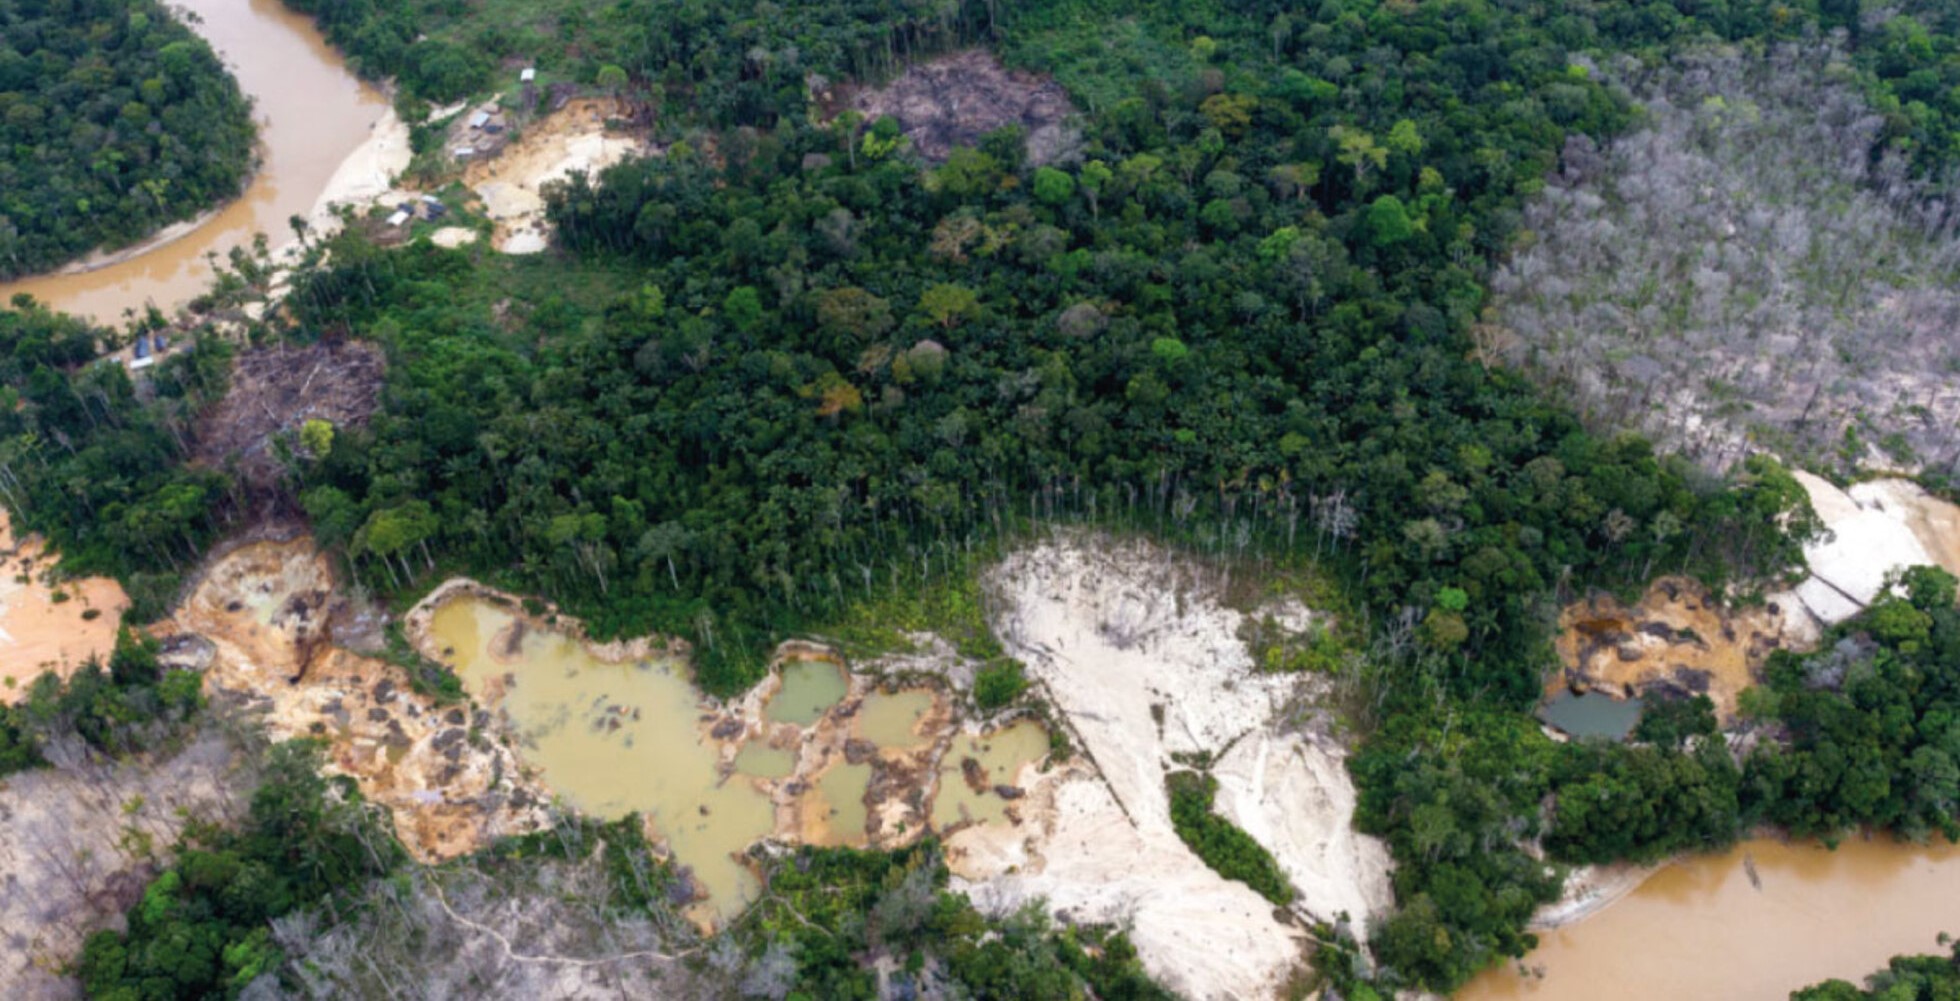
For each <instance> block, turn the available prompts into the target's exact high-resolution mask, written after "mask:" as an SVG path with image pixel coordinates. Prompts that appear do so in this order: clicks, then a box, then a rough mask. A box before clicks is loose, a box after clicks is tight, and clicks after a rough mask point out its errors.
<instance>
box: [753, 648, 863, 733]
mask: <svg viewBox="0 0 1960 1001" xmlns="http://www.w3.org/2000/svg"><path fill="white" fill-rule="evenodd" d="M849 687H850V683H849V681H848V680H846V679H845V677H844V671H843V669H842V668H840V667H838V666H837V665H836V664H832V663H830V662H828V661H821V660H800V661H797V662H795V663H793V664H786V665H784V666H783V687H782V688H780V689H778V690H777V691H776V694H774V695H772V696H770V697H769V704H768V705H767V706H765V707H763V714H764V715H766V716H768V717H769V718H770V719H772V720H775V721H776V722H778V723H795V724H796V725H797V726H809V725H810V724H812V723H815V722H816V721H817V718H818V717H820V716H822V715H823V714H824V713H825V712H826V711H828V710H829V709H830V707H831V706H834V705H836V704H837V703H838V702H839V701H840V700H842V699H843V698H844V692H845V691H846V690H847V689H849Z"/></svg>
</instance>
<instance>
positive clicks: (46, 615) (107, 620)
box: [0, 508, 129, 702]
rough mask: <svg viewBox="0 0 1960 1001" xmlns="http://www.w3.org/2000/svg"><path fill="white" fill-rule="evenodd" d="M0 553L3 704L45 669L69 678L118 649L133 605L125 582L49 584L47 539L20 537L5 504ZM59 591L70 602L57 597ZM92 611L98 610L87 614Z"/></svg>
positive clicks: (0, 695)
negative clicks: (0, 556)
mask: <svg viewBox="0 0 1960 1001" xmlns="http://www.w3.org/2000/svg"><path fill="white" fill-rule="evenodd" d="M0 553H6V554H8V555H7V556H6V559H5V565H4V567H0V702H12V701H15V700H17V699H19V698H20V697H21V695H23V694H24V693H25V692H26V690H27V684H28V682H31V681H33V680H34V679H35V678H36V677H38V676H39V675H40V674H41V672H42V671H46V670H54V671H55V672H56V673H58V674H60V675H62V676H63V677H66V676H67V675H68V674H69V673H70V672H72V671H73V670H74V669H75V668H77V667H80V666H81V665H82V664H83V663H84V662H86V661H87V660H88V659H89V658H90V657H95V656H103V657H106V656H108V654H109V651H111V650H113V649H115V646H116V627H117V626H118V625H120V624H121V622H122V613H123V610H124V609H126V608H128V607H129V598H128V596H127V595H125V594H123V591H122V587H121V586H120V585H118V584H117V583H116V582H115V581H113V580H110V579H108V578H107V577H87V578H83V579H80V580H71V581H65V582H63V583H62V584H61V585H60V586H58V587H49V586H48V584H47V575H48V573H50V572H51V571H52V570H53V569H54V566H55V560H54V558H53V557H50V556H49V555H48V554H47V552H46V551H45V548H44V547H43V545H42V543H41V540H39V539H37V538H33V537H29V538H27V539H21V540H16V539H15V538H14V534H13V522H12V519H11V518H10V517H9V515H8V513H7V511H6V509H5V508H0ZM22 577H25V578H27V579H26V580H25V581H23V580H21V578H22ZM56 594H65V595H67V596H68V597H67V600H65V601H56V600H54V596H55V595H56ZM91 611H92V612H95V613H97V614H96V615H94V616H93V617H89V616H88V615H86V614H85V613H88V612H91Z"/></svg>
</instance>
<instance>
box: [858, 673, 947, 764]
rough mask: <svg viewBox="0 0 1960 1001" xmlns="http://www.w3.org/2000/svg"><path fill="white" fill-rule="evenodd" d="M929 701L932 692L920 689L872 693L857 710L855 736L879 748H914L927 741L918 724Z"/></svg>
mask: <svg viewBox="0 0 1960 1001" xmlns="http://www.w3.org/2000/svg"><path fill="white" fill-rule="evenodd" d="M932 703H933V696H932V693H931V692H929V691H927V690H925V689H923V688H914V689H909V690H907V691H903V692H894V693H891V694H886V693H884V692H872V693H871V694H870V695H867V696H865V697H864V707H863V708H861V709H859V710H858V715H857V735H858V737H859V738H860V739H863V740H868V741H870V742H872V743H874V744H876V745H878V746H879V747H890V748H897V749H899V750H905V749H908V748H913V747H917V746H919V745H920V744H923V743H925V741H926V736H925V735H924V734H922V733H920V732H919V724H920V723H921V722H922V721H923V720H924V719H925V717H926V714H927V713H929V712H931V711H932Z"/></svg>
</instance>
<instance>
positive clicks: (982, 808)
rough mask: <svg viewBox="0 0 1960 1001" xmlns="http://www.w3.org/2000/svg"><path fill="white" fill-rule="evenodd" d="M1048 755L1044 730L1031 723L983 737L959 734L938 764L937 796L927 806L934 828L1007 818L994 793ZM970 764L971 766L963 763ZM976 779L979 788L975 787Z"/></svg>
mask: <svg viewBox="0 0 1960 1001" xmlns="http://www.w3.org/2000/svg"><path fill="white" fill-rule="evenodd" d="M1047 755H1048V731H1047V730H1045V729H1043V728H1042V726H1041V724H1039V723H1036V722H1034V721H1033V720H1023V721H1021V722H1019V723H1015V724H1013V725H1012V726H1007V727H1003V728H1002V729H1000V730H997V731H995V732H994V733H992V734H989V735H987V736H985V737H970V736H966V735H961V736H959V737H956V738H954V740H953V746H952V747H949V748H947V749H946V756H945V757H944V758H942V759H940V763H939V793H938V795H936V796H935V797H933V801H932V823H933V826H934V827H938V828H942V829H943V828H946V827H951V826H952V825H954V824H957V823H960V822H962V821H969V820H970V821H978V822H981V823H988V822H1001V821H1005V820H1006V819H1007V802H1008V801H1007V800H1005V799H1002V798H1001V797H1000V795H999V794H998V793H996V792H995V791H994V787H995V786H998V785H1004V784H1009V783H1012V782H1013V781H1014V777H1015V775H1017V774H1018V773H1019V772H1020V770H1021V766H1022V765H1025V764H1028V763H1030V762H1034V761H1040V760H1041V759H1042V758H1044V757H1046V756H1047ZM969 760H970V761H972V762H974V766H973V767H969V766H967V764H966V762H967V761H969ZM969 773H970V774H971V775H972V777H973V779H977V780H978V784H979V786H980V788H975V787H974V786H975V782H974V781H970V780H969V778H968V775H969Z"/></svg>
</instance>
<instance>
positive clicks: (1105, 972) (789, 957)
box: [742, 840, 1172, 1001]
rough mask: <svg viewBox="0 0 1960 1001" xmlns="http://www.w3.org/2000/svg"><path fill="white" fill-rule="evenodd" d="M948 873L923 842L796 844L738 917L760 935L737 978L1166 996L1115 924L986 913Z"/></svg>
mask: <svg viewBox="0 0 1960 1001" xmlns="http://www.w3.org/2000/svg"><path fill="white" fill-rule="evenodd" d="M947 875H948V874H947V871H946V868H945V866H944V864H943V863H942V861H941V859H940V857H939V851H938V845H937V844H936V843H935V842H933V841H930V840H928V841H925V842H921V843H920V844H918V845H915V846H913V847H910V848H904V849H900V850H898V851H895V852H864V851H855V850H852V849H845V848H801V849H798V850H796V851H795V852H794V853H793V854H791V855H789V856H787V857H784V858H782V859H778V860H776V861H774V862H772V863H771V864H769V866H768V870H767V875H766V886H765V888H764V892H763V897H762V900H761V901H760V902H759V903H758V904H757V905H756V906H755V908H754V909H753V910H752V911H751V912H750V913H749V914H748V915H747V916H746V917H745V918H744V919H743V925H742V927H743V928H746V929H753V930H754V931H755V932H759V933H760V935H761V939H760V942H761V943H763V944H762V945H761V948H760V951H759V953H758V954H757V956H756V959H755V961H754V965H752V966H751V967H750V972H749V978H750V979H749V980H748V981H747V983H748V984H750V985H753V992H754V993H758V994H763V995H765V996H772V997H776V996H782V995H784V994H785V993H788V994H789V995H790V996H802V997H811V998H874V997H888V996H892V994H894V993H896V994H899V995H901V996H909V995H910V994H911V993H912V992H915V991H921V992H922V991H926V990H927V988H928V986H929V985H945V986H946V987H947V988H949V989H951V990H954V991H958V992H961V993H962V994H968V995H970V996H973V997H992V998H1034V997H1039V998H1080V997H1098V998H1111V999H1119V998H1120V999H1136V1001H1145V999H1150V1001H1155V999H1166V1001H1168V999H1169V998H1170V997H1171V996H1172V995H1171V994H1170V993H1169V992H1167V991H1165V990H1164V989H1163V988H1161V987H1159V986H1157V985H1156V984H1154V983H1152V982H1151V980H1150V979H1149V978H1148V977H1147V976H1146V975H1145V974H1144V972H1143V969H1142V966H1141V964H1140V963H1139V962H1138V959H1137V954H1136V950H1135V948H1134V947H1132V946H1131V945H1130V944H1129V941H1128V939H1126V938H1125V937H1124V936H1123V935H1122V934H1121V933H1120V932H1114V931H1111V930H1108V929H1097V928H1072V927H1071V928H1060V929H1058V928H1055V927H1054V926H1053V925H1052V924H1051V922H1050V920H1049V918H1048V915H1047V914H1046V913H1044V912H1043V911H1041V910H1040V909H1038V908H1029V909H1027V910H1023V911H1021V912H1019V913H1017V914H1014V915H1012V916H1009V917H1007V918H1004V919H992V918H988V917H986V916H984V915H982V914H980V913H979V912H978V911H976V910H974V908H973V905H972V904H971V903H970V902H968V901H967V899H966V898H965V897H964V896H961V895H959V894H956V893H952V892H949V891H948V890H947V889H946V880H947ZM888 961H889V962H888ZM886 970H889V972H883V971H886ZM881 981H882V982H881ZM765 984H766V985H768V986H767V988H766V989H765V987H764V985H765ZM745 989H751V988H748V987H745Z"/></svg>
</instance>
